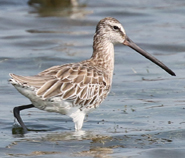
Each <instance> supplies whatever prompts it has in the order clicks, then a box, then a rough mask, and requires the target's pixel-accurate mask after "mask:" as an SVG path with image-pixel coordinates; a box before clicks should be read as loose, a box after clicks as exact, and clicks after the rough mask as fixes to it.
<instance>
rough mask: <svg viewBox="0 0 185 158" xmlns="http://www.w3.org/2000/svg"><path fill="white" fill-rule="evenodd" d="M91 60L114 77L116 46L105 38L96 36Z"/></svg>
mask: <svg viewBox="0 0 185 158" xmlns="http://www.w3.org/2000/svg"><path fill="white" fill-rule="evenodd" d="M91 60H92V61H93V62H95V63H96V65H98V67H99V68H102V69H104V70H106V71H109V73H110V74H111V75H112V74H113V70H114V45H113V44H112V43H111V42H110V41H109V40H107V39H105V38H104V37H103V36H99V35H95V36H94V42H93V54H92V57H91Z"/></svg>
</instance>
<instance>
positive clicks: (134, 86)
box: [0, 0, 185, 158]
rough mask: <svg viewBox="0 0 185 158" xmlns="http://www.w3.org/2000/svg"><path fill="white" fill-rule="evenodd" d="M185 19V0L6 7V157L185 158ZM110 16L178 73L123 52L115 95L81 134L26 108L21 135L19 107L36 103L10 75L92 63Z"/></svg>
mask: <svg viewBox="0 0 185 158" xmlns="http://www.w3.org/2000/svg"><path fill="white" fill-rule="evenodd" d="M184 15H185V1H184V0H176V1H172V0H163V1H161V0H155V1H153V0H129V1H128V0H127V1H126V0H122V1H120V0H114V1H110V0H102V1H98V0H93V1H90V0H89V1H88V0H29V1H27V0H19V1H13V0H6V1H5V0H0V107H1V110H0V125H1V126H0V131H1V136H0V155H1V157H3V158H4V157H6V158H7V157H28V158H31V157H44V158H45V157H55V158H59V157H66V158H67V157H87V158H89V157H106V158H107V157H108V158H109V157H110V158H111V157H118V158H119V157H120V158H123V157H124V158H127V157H129V158H148V157H150V158H159V157H163V158H169V157H171V158H174V157H176V158H184V155H185V140H184V139H185V115H184V113H185V98H184V96H185V73H184V70H185V62H184V60H185V40H184V33H185V16H184ZM107 16H110V17H114V18H116V19H118V20H119V21H120V22H121V23H122V24H123V26H124V28H125V30H126V32H127V35H128V36H129V37H130V38H131V39H132V40H133V41H134V42H135V43H137V44H138V45H139V46H140V47H141V48H143V49H145V50H147V51H148V52H149V53H151V54H152V55H154V56H155V57H156V58H158V59H160V60H161V61H162V62H163V63H165V64H166V65H167V66H168V67H170V68H171V69H172V70H173V71H174V72H175V73H176V75H177V76H176V77H172V76H170V75H169V74H167V73H166V72H164V71H163V70H162V69H160V68H159V67H157V66H156V65H154V64H153V63H151V62H150V61H148V60H146V59H145V58H143V57H142V56H140V55H139V54H138V53H136V52H134V51H133V50H131V49H130V48H127V47H126V46H123V45H117V46H115V72H114V78H113V86H112V90H111V92H110V94H109V96H108V97H107V99H106V100H105V101H104V102H103V103H102V105H101V106H100V107H99V108H98V109H96V110H95V111H94V112H92V113H91V114H89V115H88V117H87V118H86V121H85V123H84V126H83V131H82V132H81V133H76V132H74V123H73V122H72V120H71V119H70V118H68V117H67V116H63V115H60V114H56V113H47V112H44V111H41V110H38V109H28V110H25V111H22V112H21V116H22V118H23V120H24V122H25V124H26V126H27V127H28V128H29V129H31V131H30V132H29V133H27V134H24V133H23V131H22V129H21V128H20V127H19V126H18V125H17V123H16V122H14V117H13V114H12V110H13V108H14V107H15V106H19V105H24V104H29V103H30V102H29V100H28V99H27V98H25V97H24V96H22V95H21V94H19V93H18V92H17V91H16V90H15V88H14V87H13V86H12V85H11V84H9V83H8V79H9V75H8V74H9V73H15V74H18V75H19V74H20V75H35V74H37V73H39V72H41V71H42V70H44V69H46V68H49V67H51V66H53V65H62V64H65V63H71V62H79V61H81V60H84V59H88V58H89V57H90V56H91V54H92V42H93V35H94V32H95V27H96V24H97V23H98V22H99V20H101V19H102V18H104V17H107Z"/></svg>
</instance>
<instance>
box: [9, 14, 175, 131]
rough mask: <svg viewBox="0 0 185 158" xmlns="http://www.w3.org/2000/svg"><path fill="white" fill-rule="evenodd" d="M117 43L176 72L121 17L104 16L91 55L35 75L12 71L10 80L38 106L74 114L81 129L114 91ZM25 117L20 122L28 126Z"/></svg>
mask: <svg viewBox="0 0 185 158" xmlns="http://www.w3.org/2000/svg"><path fill="white" fill-rule="evenodd" d="M115 43H122V44H125V45H128V46H130V47H132V48H133V49H135V50H136V51H138V52H139V53H141V54H142V55H144V56H147V58H148V59H150V60H151V61H153V62H155V63H156V64H157V65H159V66H160V67H162V68H163V69H165V70H166V71H167V72H169V73H171V74H172V75H174V73H173V72H172V71H171V70H170V69H168V68H167V67H166V66H165V65H164V64H162V63H161V62H160V61H158V60H157V59H156V58H154V57H152V56H151V55H149V54H148V53H147V52H145V51H143V50H141V49H140V48H139V47H138V46H136V45H135V44H134V43H133V42H132V41H131V40H130V39H129V38H128V37H127V36H126V33H125V30H124V28H123V27H122V25H121V24H120V22H119V21H118V20H116V19H114V18H110V17H108V18H104V19H102V20H101V21H100V22H99V23H98V25H97V27H96V32H95V35H94V42H93V54H92V57H91V58H90V59H88V60H85V61H82V62H79V63H70V64H65V65H60V66H53V67H51V68H49V69H46V70H44V71H43V72H41V73H39V74H38V75H35V76H18V75H15V74H10V76H11V79H10V82H11V83H12V84H13V85H14V86H15V88H16V89H17V90H18V91H19V92H20V93H21V94H23V95H25V96H26V97H28V98H29V99H30V101H31V102H32V104H33V106H34V107H37V108H39V109H42V110H46V111H50V112H58V113H61V114H65V115H68V116H70V117H71V118H73V121H74V122H75V128H76V130H79V129H81V128H82V125H83V121H84V117H85V115H86V114H87V113H89V112H90V111H91V110H92V109H95V108H96V107H98V106H99V105H100V104H101V102H102V101H103V100H104V99H105V98H106V96H107V95H108V93H109V92H110V88H111V84H112V76H113V70H114V44H115ZM29 108H30V106H29ZM14 115H15V113H14ZM16 116H17V115H16ZM18 117H20V116H18ZM19 120H20V118H19V119H18V121H19ZM21 121H22V120H21ZM21 121H19V123H20V124H21V125H22V126H24V124H23V122H21Z"/></svg>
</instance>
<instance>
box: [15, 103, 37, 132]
mask: <svg viewBox="0 0 185 158" xmlns="http://www.w3.org/2000/svg"><path fill="white" fill-rule="evenodd" d="M33 107H34V105H33V104H28V105H22V106H17V107H14V109H13V114H14V117H15V118H16V119H17V121H18V122H19V124H20V125H21V127H22V128H23V130H24V131H25V132H27V131H28V130H27V128H26V126H25V124H24V122H23V121H22V119H21V117H20V111H21V110H24V109H29V108H33Z"/></svg>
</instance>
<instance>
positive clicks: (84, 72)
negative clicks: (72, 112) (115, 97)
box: [10, 60, 110, 106]
mask: <svg viewBox="0 0 185 158" xmlns="http://www.w3.org/2000/svg"><path fill="white" fill-rule="evenodd" d="M86 62H88V63H89V64H88V66H87V63H85V64H83V63H76V64H66V65H62V66H54V67H51V68H49V69H46V70H45V71H43V72H41V73H39V74H38V75H36V76H26V77H24V76H18V75H15V74H10V76H11V77H12V78H13V79H14V80H16V81H17V82H18V83H19V84H20V85H24V86H30V87H35V91H36V95H38V96H41V97H42V98H43V99H48V98H53V97H56V96H57V97H60V98H61V99H62V100H73V106H82V105H83V106H87V105H91V104H94V106H96V105H99V104H100V103H101V102H102V101H103V99H104V98H105V97H106V95H107V94H108V92H109V90H110V83H106V80H105V78H106V77H107V74H106V73H103V72H102V71H99V70H98V69H97V68H96V67H95V66H94V65H92V64H91V62H90V60H89V61H86ZM106 85H107V86H106Z"/></svg>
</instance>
